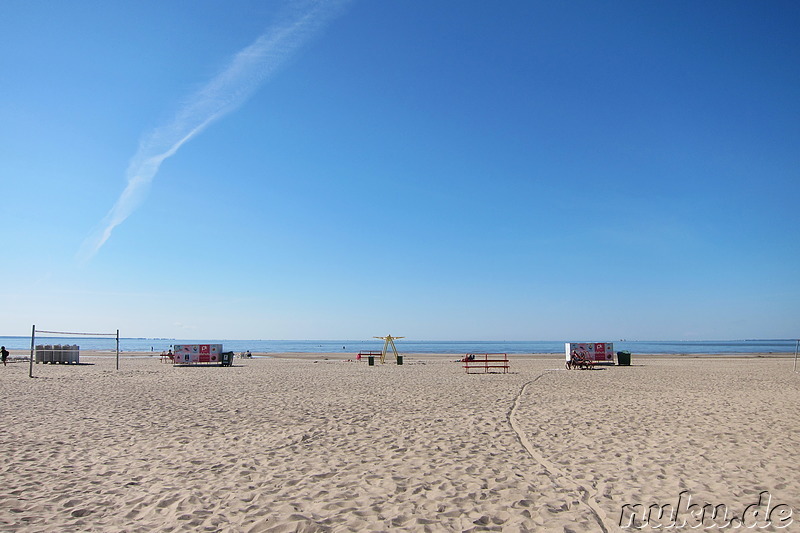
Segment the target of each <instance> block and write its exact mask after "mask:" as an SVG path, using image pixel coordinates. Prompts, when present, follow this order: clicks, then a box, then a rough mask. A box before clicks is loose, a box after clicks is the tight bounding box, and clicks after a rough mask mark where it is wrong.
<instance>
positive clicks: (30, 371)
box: [28, 324, 36, 378]
mask: <svg viewBox="0 0 800 533" xmlns="http://www.w3.org/2000/svg"><path fill="white" fill-rule="evenodd" d="M35 337H36V324H34V325H33V327H32V328H31V361H30V370H28V377H29V378H32V377H33V340H34V338H35Z"/></svg>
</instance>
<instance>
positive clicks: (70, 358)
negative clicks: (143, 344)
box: [28, 324, 119, 378]
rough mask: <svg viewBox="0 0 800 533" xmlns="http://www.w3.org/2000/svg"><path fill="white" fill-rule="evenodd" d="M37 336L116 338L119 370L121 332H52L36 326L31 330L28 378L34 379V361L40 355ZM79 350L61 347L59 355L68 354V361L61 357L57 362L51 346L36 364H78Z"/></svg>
mask: <svg viewBox="0 0 800 533" xmlns="http://www.w3.org/2000/svg"><path fill="white" fill-rule="evenodd" d="M37 334H43V335H49V336H50V335H57V336H62V335H63V336H66V337H88V338H92V337H93V338H101V339H105V338H108V339H109V340H111V338H110V337H114V339H115V340H116V366H117V370H119V330H117V331H115V332H114V333H89V332H85V331H50V330H45V329H36V325H35V324H34V325H33V327H32V328H31V357H30V371H29V373H28V376H29V377H31V378H32V377H33V362H34V359H37V353H38V352H37V350H38V348H39V347H37V346H36V335H37ZM77 349H78V347H77V346H69V347H68V349H66V350H65V349H64V347H63V346H60V347H59V354H62V353H68V354H69V355H67V356H64V357H67V358H68V361H64V360H62V356H61V355H60V356H59V361H55V360H54V355H53V354H54V353H55V352H56V349H55V348H54V347H53V346H49V349H48V346H45V347H43V348H42V349H41V351H42V352H43V354H42V357H41V358H39V360H37V361H36V362H37V363H38V362H43V363H44V362H51V363H52V362H78V360H77ZM48 352H49V357H50V360H49V361H48V360H46V359H47V357H48V355H47V354H48ZM73 352H75V353H74V355H73Z"/></svg>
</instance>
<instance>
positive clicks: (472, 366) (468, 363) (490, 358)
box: [461, 353, 509, 374]
mask: <svg viewBox="0 0 800 533" xmlns="http://www.w3.org/2000/svg"><path fill="white" fill-rule="evenodd" d="M461 361H462V362H463V363H464V369H465V370H466V371H467V374H473V373H477V372H479V371H483V373H484V374H488V373H489V372H497V373H499V372H500V370H502V371H503V374H507V373H508V368H509V361H508V354H505V353H468V354H467V355H465V356H464V359H462V360H461ZM471 371H474V372H471Z"/></svg>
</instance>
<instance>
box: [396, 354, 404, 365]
mask: <svg viewBox="0 0 800 533" xmlns="http://www.w3.org/2000/svg"><path fill="white" fill-rule="evenodd" d="M397 364H398V365H402V364H403V356H402V355H398V356H397Z"/></svg>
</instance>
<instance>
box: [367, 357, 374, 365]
mask: <svg viewBox="0 0 800 533" xmlns="http://www.w3.org/2000/svg"><path fill="white" fill-rule="evenodd" d="M367 363H368V364H369V366H375V356H374V355H370V356H368V357H367Z"/></svg>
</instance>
